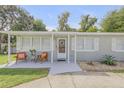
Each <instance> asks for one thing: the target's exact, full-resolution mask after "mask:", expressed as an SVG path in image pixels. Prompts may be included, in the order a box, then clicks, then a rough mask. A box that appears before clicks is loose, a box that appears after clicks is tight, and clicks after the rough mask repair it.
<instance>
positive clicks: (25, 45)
mask: <svg viewBox="0 0 124 93" xmlns="http://www.w3.org/2000/svg"><path fill="white" fill-rule="evenodd" d="M22 42H23V43H22V50H25V51H28V50H29V49H31V47H32V45H31V43H32V41H31V37H29V36H24V37H22Z"/></svg>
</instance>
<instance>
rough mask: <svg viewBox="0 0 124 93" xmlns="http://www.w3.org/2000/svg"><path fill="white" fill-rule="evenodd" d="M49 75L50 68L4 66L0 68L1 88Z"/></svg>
mask: <svg viewBox="0 0 124 93" xmlns="http://www.w3.org/2000/svg"><path fill="white" fill-rule="evenodd" d="M47 75H48V69H40V68H38V69H36V68H33V69H32V68H24V69H22V68H18V69H17V68H16V69H15V68H2V69H0V88H8V87H13V86H16V85H19V84H22V83H24V82H28V81H32V80H35V79H38V78H41V77H46V76H47Z"/></svg>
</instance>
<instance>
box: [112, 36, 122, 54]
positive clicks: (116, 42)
mask: <svg viewBox="0 0 124 93" xmlns="http://www.w3.org/2000/svg"><path fill="white" fill-rule="evenodd" d="M112 51H116V52H124V38H120V39H117V38H113V39H112Z"/></svg>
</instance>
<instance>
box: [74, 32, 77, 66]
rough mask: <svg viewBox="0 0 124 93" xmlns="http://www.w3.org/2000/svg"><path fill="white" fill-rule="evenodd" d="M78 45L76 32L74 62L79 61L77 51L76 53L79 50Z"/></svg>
mask: <svg viewBox="0 0 124 93" xmlns="http://www.w3.org/2000/svg"><path fill="white" fill-rule="evenodd" d="M76 45H77V35H76V34H75V57H74V63H75V64H76V63H77V62H76V61H77V53H76V51H77V50H76V49H77V48H76Z"/></svg>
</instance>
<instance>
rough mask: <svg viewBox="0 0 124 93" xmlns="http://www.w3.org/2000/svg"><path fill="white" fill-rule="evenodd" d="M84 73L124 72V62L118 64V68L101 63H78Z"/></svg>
mask: <svg viewBox="0 0 124 93" xmlns="http://www.w3.org/2000/svg"><path fill="white" fill-rule="evenodd" d="M78 64H79V66H80V68H81V69H82V71H97V72H106V71H113V70H124V62H118V63H117V65H116V66H109V65H106V64H101V63H100V62H92V64H90V63H88V62H78Z"/></svg>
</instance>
